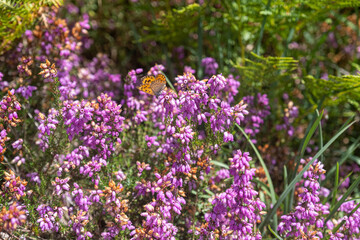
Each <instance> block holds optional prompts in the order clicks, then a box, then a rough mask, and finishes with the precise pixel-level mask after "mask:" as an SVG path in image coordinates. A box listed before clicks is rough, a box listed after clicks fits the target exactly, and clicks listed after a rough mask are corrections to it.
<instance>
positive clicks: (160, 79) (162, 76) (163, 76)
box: [156, 74, 166, 84]
mask: <svg viewBox="0 0 360 240" xmlns="http://www.w3.org/2000/svg"><path fill="white" fill-rule="evenodd" d="M156 80H159V81H161V82H164V84H166V77H165V75H164V74H158V75H156Z"/></svg>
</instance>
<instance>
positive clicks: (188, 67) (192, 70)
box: [184, 66, 196, 74]
mask: <svg viewBox="0 0 360 240" xmlns="http://www.w3.org/2000/svg"><path fill="white" fill-rule="evenodd" d="M184 73H191V74H195V73H196V71H195V70H194V69H192V68H191V67H190V66H185V67H184Z"/></svg>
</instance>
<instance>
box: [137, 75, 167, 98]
mask: <svg viewBox="0 0 360 240" xmlns="http://www.w3.org/2000/svg"><path fill="white" fill-rule="evenodd" d="M141 80H142V83H141V86H140V87H138V89H139V90H140V91H143V92H146V93H148V94H151V95H155V96H157V97H158V96H159V95H160V93H161V92H162V91H163V90H164V89H165V88H166V77H165V76H164V75H163V74H158V75H156V77H154V76H152V75H150V76H145V77H143V78H141Z"/></svg>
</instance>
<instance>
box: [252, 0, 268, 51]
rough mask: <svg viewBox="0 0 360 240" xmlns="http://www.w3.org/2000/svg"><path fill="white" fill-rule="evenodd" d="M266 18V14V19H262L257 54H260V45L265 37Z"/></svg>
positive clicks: (265, 17)
mask: <svg viewBox="0 0 360 240" xmlns="http://www.w3.org/2000/svg"><path fill="white" fill-rule="evenodd" d="M270 4H271V0H268V2H267V4H266V10H269V8H270ZM266 19H267V15H264V19H263V21H262V24H261V28H260V33H259V39H258V42H257V43H256V48H255V53H256V54H257V55H260V46H261V41H262V38H263V35H264V28H265V24H266Z"/></svg>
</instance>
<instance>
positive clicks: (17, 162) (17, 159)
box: [11, 156, 25, 166]
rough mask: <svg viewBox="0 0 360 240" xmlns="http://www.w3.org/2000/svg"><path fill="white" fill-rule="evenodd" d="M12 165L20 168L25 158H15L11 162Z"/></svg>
mask: <svg viewBox="0 0 360 240" xmlns="http://www.w3.org/2000/svg"><path fill="white" fill-rule="evenodd" d="M11 163H12V164H16V165H17V166H20V165H21V164H24V163H25V158H23V157H20V156H16V157H15V158H14V159H13V160H12V161H11Z"/></svg>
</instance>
